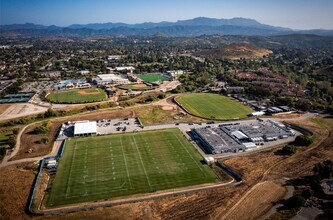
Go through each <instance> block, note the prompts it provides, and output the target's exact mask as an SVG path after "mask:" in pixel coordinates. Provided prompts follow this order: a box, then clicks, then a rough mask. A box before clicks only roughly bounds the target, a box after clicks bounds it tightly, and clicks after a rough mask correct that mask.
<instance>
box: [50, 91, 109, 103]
mask: <svg viewBox="0 0 333 220" xmlns="http://www.w3.org/2000/svg"><path fill="white" fill-rule="evenodd" d="M105 98H106V93H105V91H104V90H103V89H99V88H90V89H71V90H66V91H55V92H52V93H51V94H50V95H48V96H47V99H48V100H49V101H50V102H53V103H83V102H99V101H103V100H104V99H105Z"/></svg>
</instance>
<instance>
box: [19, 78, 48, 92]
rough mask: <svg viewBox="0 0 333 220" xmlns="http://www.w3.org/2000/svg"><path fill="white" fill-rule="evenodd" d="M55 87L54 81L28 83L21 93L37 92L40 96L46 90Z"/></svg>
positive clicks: (24, 85)
mask: <svg viewBox="0 0 333 220" xmlns="http://www.w3.org/2000/svg"><path fill="white" fill-rule="evenodd" d="M53 86H54V82H53V81H39V82H26V83H24V84H23V86H22V90H21V92H35V93H37V94H40V93H42V92H43V91H44V90H52V88H53Z"/></svg>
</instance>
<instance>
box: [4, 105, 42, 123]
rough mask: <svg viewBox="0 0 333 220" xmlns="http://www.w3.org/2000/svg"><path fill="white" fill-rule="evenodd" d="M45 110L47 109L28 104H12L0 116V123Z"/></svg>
mask: <svg viewBox="0 0 333 220" xmlns="http://www.w3.org/2000/svg"><path fill="white" fill-rule="evenodd" d="M46 110H47V108H45V107H41V106H37V105H33V104H30V103H18V104H13V105H11V106H10V107H8V108H7V109H6V110H5V111H4V112H3V113H2V114H1V115H0V121H3V120H8V119H13V118H19V117H24V116H28V115H33V114H39V113H43V112H45V111H46Z"/></svg>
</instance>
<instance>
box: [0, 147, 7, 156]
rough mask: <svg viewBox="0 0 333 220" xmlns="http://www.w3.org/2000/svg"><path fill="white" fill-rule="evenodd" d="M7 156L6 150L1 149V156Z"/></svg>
mask: <svg viewBox="0 0 333 220" xmlns="http://www.w3.org/2000/svg"><path fill="white" fill-rule="evenodd" d="M5 155H6V148H5V147H0V156H5Z"/></svg>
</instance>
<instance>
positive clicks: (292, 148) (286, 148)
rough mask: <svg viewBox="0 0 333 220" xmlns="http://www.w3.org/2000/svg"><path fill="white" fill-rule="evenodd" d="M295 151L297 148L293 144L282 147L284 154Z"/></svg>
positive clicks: (291, 153) (290, 153)
mask: <svg viewBox="0 0 333 220" xmlns="http://www.w3.org/2000/svg"><path fill="white" fill-rule="evenodd" d="M296 151H297V148H296V147H295V146H294V145H286V146H284V147H283V148H282V152H283V153H284V154H286V155H293V154H295V153H296Z"/></svg>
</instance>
